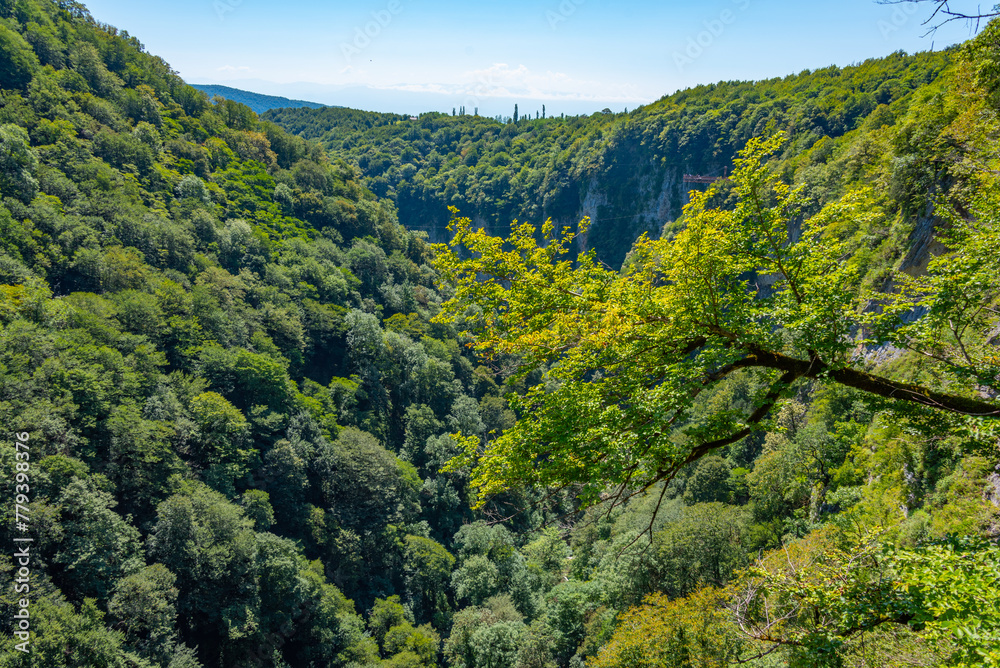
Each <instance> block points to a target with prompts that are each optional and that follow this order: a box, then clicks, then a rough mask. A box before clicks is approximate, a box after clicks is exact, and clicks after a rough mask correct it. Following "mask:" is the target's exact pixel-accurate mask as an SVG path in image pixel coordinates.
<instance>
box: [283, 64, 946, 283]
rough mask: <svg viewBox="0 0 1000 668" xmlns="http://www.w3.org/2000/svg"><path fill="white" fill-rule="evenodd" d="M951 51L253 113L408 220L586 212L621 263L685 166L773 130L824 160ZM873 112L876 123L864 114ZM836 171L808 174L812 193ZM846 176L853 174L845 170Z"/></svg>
mask: <svg viewBox="0 0 1000 668" xmlns="http://www.w3.org/2000/svg"><path fill="white" fill-rule="evenodd" d="M952 54H953V52H952V51H946V52H934V53H922V54H918V55H914V56H907V55H905V54H901V53H899V54H895V55H893V56H890V57H888V58H884V59H878V60H869V61H866V62H864V63H862V64H860V65H856V66H853V67H846V68H837V67H830V68H826V69H823V70H817V71H815V72H809V71H806V72H803V73H801V74H798V75H792V76H788V77H786V78H784V79H774V80H770V81H760V82H721V83H718V84H713V85H706V86H700V87H697V88H693V89H689V90H684V91H681V92H678V93H675V94H674V95H670V96H667V97H664V98H663V99H661V100H659V101H657V102H655V103H653V104H651V105H647V106H644V107H640V108H638V109H634V110H633V111H631V112H629V113H626V114H612V113H610V112H608V113H605V112H598V113H595V114H594V115H592V116H589V117H588V116H580V117H573V118H558V117H557V118H543V117H542V116H541V113H538V112H536V113H533V114H528V115H525V116H520V115H519V114H518V113H517V112H516V111H515V112H514V113H515V115H514V116H513V117H510V118H507V119H499V120H498V119H492V118H484V117H480V116H475V115H471V114H469V113H468V110H464V111H465V112H466V113H465V115H458V114H457V112H456V115H454V116H448V115H445V114H439V113H427V114H421V116H420V117H419V120H416V121H411V120H410V117H408V116H398V115H394V114H377V113H369V112H360V111H356V110H353V109H333V108H328V109H321V110H308V109H277V110H272V111H269V112H267V113H266V114H265V115H264V117H265V118H266V119H268V120H272V121H274V122H276V123H278V124H279V125H281V126H282V127H284V128H285V129H286V130H288V131H289V132H291V133H293V134H297V135H301V136H303V137H306V138H310V139H318V140H319V141H321V142H322V143H323V145H324V146H325V147H326V148H327V149H329V150H330V152H331V154H332V155H335V156H337V157H342V158H343V159H345V160H347V161H349V162H350V163H352V164H355V165H357V166H358V167H359V168H360V169H361V173H362V175H363V177H364V182H365V184H366V185H367V186H368V187H369V188H370V189H371V190H372V191H373V192H375V193H376V194H377V195H379V196H380V197H388V198H389V199H391V200H392V201H394V202H395V203H396V205H397V207H398V210H399V219H400V222H402V223H403V224H404V225H405V226H406V227H407V228H408V229H420V230H424V231H427V232H428V233H429V234H430V236H431V239H432V240H436V241H444V240H445V239H446V238H447V230H446V227H447V225H448V221H449V214H448V207H449V206H454V207H456V208H458V209H459V210H460V211H461V213H462V215H465V216H468V217H469V218H471V219H473V220H475V221H476V222H477V224H480V225H485V226H486V227H487V229H490V230H491V231H493V232H494V233H499V234H506V233H507V232H508V231H509V230H510V223H511V221H512V220H521V221H539V222H540V221H543V220H545V219H546V218H552V219H553V220H554V221H555V223H556V225H557V226H562V225H575V224H576V223H578V222H579V221H580V219H581V218H583V217H584V216H589V217H590V218H591V220H592V225H591V228H590V231H589V234H588V235H587V237H586V242H587V246H588V247H591V248H595V249H596V250H597V251H598V255H599V256H600V257H601V259H602V260H604V261H605V262H607V263H608V264H610V265H612V266H614V267H619V266H621V263H622V260H623V259H624V257H625V255H626V253H627V252H628V251H629V249H630V248H631V246H632V242H633V241H635V239H636V238H637V237H638V236H639V235H640V234H642V233H643V232H650V233H653V234H654V235H656V234H659V233H660V231H661V230H662V228H663V227H664V226H665V225H668V224H670V223H672V222H673V221H675V220H676V219H677V218H679V217H680V215H681V210H682V207H683V205H684V204H685V203H686V201H687V193H688V190H690V189H691V188H699V187H703V186H698V185H692V184H689V183H685V182H684V181H683V176H684V175H685V174H692V175H702V176H719V177H721V176H723V175H724V174H725V173H726V171H727V170H728V169H731V162H732V160H733V158H735V157H736V153H737V151H738V150H739V149H741V148H742V147H743V146H744V145H745V144H746V143H747V141H748V140H749V139H750V138H751V137H755V136H761V135H766V134H770V133H773V132H776V131H778V130H783V131H785V132H787V133H788V134H789V136H790V143H789V145H788V147H787V149H786V150H787V152H788V154H789V155H801V154H803V153H807V152H809V153H811V154H812V155H813V156H815V157H814V158H813V159H812V160H811V162H813V163H820V164H823V163H826V162H827V161H828V160H829V159H830V157H832V156H833V154H834V153H835V152H841V151H842V150H843V149H842V148H841V147H842V146H845V145H848V144H852V143H853V142H854V141H856V140H857V139H858V138H860V137H862V136H865V135H867V134H869V133H870V131H871V130H872V129H877V127H881V126H884V125H893V124H894V123H895V122H896V120H897V119H900V118H902V117H904V116H906V115H907V113H908V111H909V109H910V108H911V106H912V105H913V104H914V102H915V100H916V95H915V93H916V91H917V90H918V89H921V88H923V87H925V86H926V85H928V84H932V83H933V82H935V81H936V80H937V79H938V78H939V77H940V76H941V74H942V73H943V72H944V71H945V69H946V68H947V66H948V64H949V63H950V62H951V58H952ZM872 126H875V128H873V127H872ZM839 176H840V175H836V177H834V178H827V179H824V180H822V181H821V180H820V179H814V181H813V182H814V183H815V185H816V186H817V188H819V190H817V192H814V193H813V195H814V196H815V197H816V199H817V201H818V202H820V203H825V202H826V201H827V200H829V199H830V198H832V197H836V196H837V195H838V194H839V192H840V188H841V181H842V179H841V178H839ZM850 176H855V175H850Z"/></svg>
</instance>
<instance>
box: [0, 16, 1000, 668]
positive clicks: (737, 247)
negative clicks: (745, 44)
mask: <svg viewBox="0 0 1000 668" xmlns="http://www.w3.org/2000/svg"><path fill="white" fill-rule="evenodd" d="M998 36H1000V24H991V25H990V26H989V27H988V28H987V29H986V30H985V31H984V32H983V34H982V35H980V36H979V37H977V38H976V39H975V40H973V41H971V42H970V43H968V44H966V45H964V46H962V47H960V48H955V49H952V50H949V51H947V52H944V53H933V54H921V55H917V56H905V55H902V54H900V55H896V56H892V57H890V58H887V59H883V60H877V61H869V62H866V63H863V64H862V65H859V66H856V67H851V68H844V69H836V68H830V69H828V70H822V71H818V72H804V73H802V74H799V75H794V76H790V77H788V78H786V79H781V80H774V81H766V82H758V83H735V82H732V83H723V84H717V85H713V86H704V87H700V88H697V89H693V90H690V91H684V92H681V93H677V94H676V95H673V96H670V97H667V98H664V99H663V100H660V101H659V102H657V103H655V104H652V105H649V106H648V107H643V108H641V109H637V110H633V111H632V112H630V113H628V114H619V115H614V114H611V115H606V114H597V115H595V116H592V117H581V118H542V117H541V116H542V114H538V118H533V116H534V113H532V114H531V116H532V117H527V118H524V119H522V118H518V119H517V121H516V122H515V121H514V119H513V118H512V119H510V121H509V122H504V121H503V120H502V119H501V120H500V121H497V120H495V119H486V118H479V117H475V116H468V115H456V116H445V115H440V114H425V115H422V116H420V117H419V119H418V120H416V121H413V120H410V118H409V117H401V116H395V115H391V114H372V113H367V112H360V111H354V110H345V109H329V108H328V109H322V110H291V111H282V112H271V113H269V114H267V115H265V116H264V118H263V119H262V118H259V117H258V116H257V115H256V114H254V112H253V111H252V110H251V109H249V108H248V107H246V106H243V105H241V104H238V103H236V102H233V101H222V100H220V101H217V102H212V101H210V100H209V99H208V97H207V96H206V95H205V94H204V93H202V92H199V91H197V90H195V89H194V88H192V87H190V86H187V85H186V84H185V83H184V82H183V81H182V80H181V79H180V78H179V77H178V76H177V75H176V73H174V72H172V71H171V69H170V67H169V66H168V65H167V64H166V63H164V62H163V61H162V60H161V59H159V58H157V57H155V56H153V55H150V54H148V53H146V52H145V51H144V49H143V47H142V45H141V44H140V43H139V41H138V40H136V39H135V38H134V37H132V36H130V35H128V33H126V32H123V31H120V30H117V29H115V28H113V27H111V26H107V25H103V24H101V23H100V22H99V21H97V20H96V19H95V18H94V17H92V16H91V15H90V14H89V12H88V11H87V10H86V8H85V7H83V6H82V5H81V4H79V3H76V2H62V1H59V2H56V1H54V0H0V197H2V206H0V422H2V423H3V424H4V425H5V426H4V430H5V433H4V436H3V438H2V439H0V467H2V470H3V475H2V476H0V489H2V494H0V496H2V497H3V499H5V501H4V502H3V503H2V504H0V544H2V545H3V550H2V551H0V554H2V555H3V556H0V571H2V573H3V577H4V579H5V580H6V582H8V583H10V582H14V583H15V585H16V586H15V587H11V586H10V585H5V586H4V589H3V593H2V594H0V616H2V618H3V620H4V624H5V625H6V626H5V631H4V634H3V636H2V637H0V667H4V668H6V667H18V668H23V667H27V666H31V667H32V668H60V667H64V666H65V667H74V668H75V667H79V668H90V667H96V666H114V667H142V668H151V667H154V666H156V667H163V668H196V667H198V666H204V667H205V668H216V667H219V668H230V667H232V668H237V667H239V668H243V667H255V666H259V667H262V668H263V667H268V668H272V667H273V668H299V667H310V668H320V667H327V666H344V667H347V666H351V667H355V668H358V667H364V666H406V667H414V668H417V667H421V666H450V667H453V668H505V667H508V666H509V667H511V668H515V667H516V668H554V667H570V666H573V667H575V668H579V667H581V666H584V665H590V666H602V667H607V668H611V667H619V666H620V667H622V668H624V667H626V666H628V667H632V666H651V667H652V666H678V667H680V666H729V665H733V666H735V665H751V666H758V667H759V668H765V667H770V666H786V665H789V666H927V665H956V666H996V665H1000V655H998V654H997V650H996V647H998V646H1000V608H998V601H1000V584H998V583H1000V557H998V549H997V547H996V544H995V542H996V539H997V537H998V527H1000V510H998V506H1000V477H998V474H997V473H996V471H997V467H998V464H1000V456H998V453H997V433H998V432H997V429H996V426H995V425H994V423H995V422H996V421H997V420H996V419H995V414H996V413H997V412H998V411H1000V408H997V403H996V391H997V375H998V373H1000V357H998V355H997V348H996V345H997V308H998V299H1000V271H998V270H997V267H998V262H1000V260H998V259H997V258H998V257H1000V241H998V239H1000V232H998V228H997V225H998V221H1000V201H998V196H997V193H998V192H1000V190H998V182H997V173H998V172H1000V159H998V157H997V156H998V152H997V146H998V140H1000V139H998V131H1000V123H998V120H997V113H998V111H1000V100H998V95H997V91H998V90H1000V78H998V74H997V73H998V72H1000V39H998ZM279 124H280V125H279ZM282 126H283V127H282ZM300 134H301V135H305V136H304V137H303V136H296V135H300ZM315 139H319V140H320V141H321V142H322V145H321V143H319V142H317V141H315ZM734 159H735V162H734ZM686 173H694V174H702V175H723V174H725V175H727V177H731V178H724V179H722V180H720V181H718V182H717V183H715V184H714V185H712V187H711V188H710V189H709V192H708V193H707V194H706V195H704V196H699V195H696V196H695V197H694V198H693V199H692V200H691V204H690V206H688V207H687V208H686V209H684V208H683V205H684V204H685V203H686V202H688V199H689V198H688V196H687V195H686V194H685V193H684V190H685V188H686V186H685V185H684V184H683V183H682V182H681V176H682V175H683V174H686ZM698 187H699V188H702V189H704V188H706V186H698ZM449 205H451V206H455V207H457V208H458V209H459V210H460V211H461V214H462V215H464V216H467V217H468V218H464V219H463V218H461V217H455V218H454V219H453V217H452V214H451V213H450V212H449V211H448V208H447V207H448V206H449ZM583 214H589V215H591V216H593V219H594V220H593V222H592V224H590V226H589V227H588V226H587V225H586V224H584V225H582V226H581V227H580V228H579V234H576V231H577V224H578V223H579V218H580V217H581V216H582V215H583ZM547 217H551V218H552V219H553V221H554V222H552V223H549V224H547V225H545V224H543V223H544V220H545V218H547ZM514 218H519V219H520V220H521V221H522V223H524V224H523V225H519V226H514V225H512V224H511V221H512V220H513V219H514ZM470 219H471V220H470ZM449 221H451V222H452V233H450V234H448V235H446V234H445V233H444V231H443V230H444V226H445V225H446V224H447V223H448V222H449ZM401 222H402V223H405V224H401ZM481 224H485V225H486V228H487V230H488V231H492V232H500V233H503V234H504V235H505V236H507V237H508V238H507V239H506V240H502V239H500V238H498V237H491V236H489V234H487V233H484V232H481V231H479V230H478V228H479V226H480V225H481ZM563 224H565V225H570V226H571V228H570V229H569V230H567V231H566V232H565V233H563V231H562V227H563ZM428 232H429V233H430V234H431V235H432V236H434V237H435V240H440V241H449V242H451V244H452V245H451V246H447V245H443V244H442V245H437V246H434V245H431V244H429V243H428V242H429V241H430V240H429V239H428ZM642 232H649V233H650V235H649V236H647V237H642V238H638V237H639V235H640V234H641V233H642ZM543 237H545V238H547V242H546V245H545V247H544V248H541V247H539V246H538V241H539V240H540V239H542V238H543ZM637 238H638V239H637ZM588 247H589V248H594V249H596V250H597V253H598V256H599V259H600V260H603V261H604V262H605V263H607V264H602V263H601V262H598V261H597V260H596V259H595V258H594V257H593V256H588V255H583V256H582V257H580V258H577V256H576V252H575V251H577V250H579V249H582V248H588ZM469 251H474V252H471V253H470V252H469ZM623 261H624V266H622V265H623ZM608 265H611V266H610V267H609V266H608ZM612 267H613V268H612ZM619 267H622V268H621V270H619ZM995 408H996V410H994V409H995ZM626 501H627V503H626ZM29 541H30V542H29ZM25 545H27V546H28V547H27V550H26V551H25V548H24V546H25ZM23 569H27V570H26V571H25V570H23ZM19 634H23V635H19Z"/></svg>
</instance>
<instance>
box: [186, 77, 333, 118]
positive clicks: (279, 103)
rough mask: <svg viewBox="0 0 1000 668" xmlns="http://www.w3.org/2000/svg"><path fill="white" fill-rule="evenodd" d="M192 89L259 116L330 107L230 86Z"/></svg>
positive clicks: (205, 86) (214, 85) (206, 85)
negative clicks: (236, 103)
mask: <svg viewBox="0 0 1000 668" xmlns="http://www.w3.org/2000/svg"><path fill="white" fill-rule="evenodd" d="M191 87H192V88H196V89H198V90H200V91H202V92H203V93H205V94H206V95H208V96H209V97H215V96H216V95H218V96H219V97H222V98H225V99H227V100H232V101H233V102H239V103H240V104H245V105H246V106H248V107H250V108H251V109H253V110H254V111H255V112H257V113H258V114H262V113H264V112H265V111H269V110H271V109H302V108H306V109H323V108H324V107H328V106H330V105H326V104H320V103H319V102H306V101H305V100H290V99H288V98H287V97H280V96H278V95H263V94H261V93H253V92H251V91H248V90H241V89H239V88H231V87H229V86H219V85H216V84H191Z"/></svg>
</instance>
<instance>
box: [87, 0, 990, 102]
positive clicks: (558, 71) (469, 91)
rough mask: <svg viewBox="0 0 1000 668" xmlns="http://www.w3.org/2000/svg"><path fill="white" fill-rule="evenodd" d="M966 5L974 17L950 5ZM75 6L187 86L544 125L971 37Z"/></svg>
mask: <svg viewBox="0 0 1000 668" xmlns="http://www.w3.org/2000/svg"><path fill="white" fill-rule="evenodd" d="M963 4H964V5H965V6H966V7H967V8H974V6H975V4H974V3H962V2H957V3H953V6H956V7H957V6H960V5H963ZM87 5H88V7H89V8H90V10H91V13H92V14H93V15H94V17H95V18H96V19H98V20H100V21H103V22H106V23H110V24H112V25H115V26H117V27H119V28H121V29H124V30H128V31H129V32H130V33H131V34H132V35H134V36H136V37H138V38H139V39H140V41H142V42H143V43H144V44H145V45H146V47H147V49H148V50H149V51H151V52H152V53H155V54H157V55H160V56H162V57H163V58H165V59H166V60H167V61H168V62H169V63H170V64H171V65H172V66H173V67H174V68H175V69H176V70H178V71H179V72H180V74H181V75H182V76H183V77H184V78H185V79H187V80H188V81H191V82H193V83H222V84H228V85H233V86H237V87H240V88H247V89H250V90H257V91H259V92H266V93H274V94H281V95H287V96H290V97H299V98H304V99H310V100H315V101H317V102H324V103H330V104H347V105H348V106H361V107H367V108H377V107H378V108H382V109H383V110H391V111H410V112H414V113H415V112H418V111H424V110H429V109H431V108H432V107H433V108H439V109H440V110H446V111H450V108H451V107H452V106H460V105H466V106H467V107H468V110H469V111H472V109H471V107H473V106H479V107H480V108H481V113H486V114H490V115H492V114H495V113H505V114H509V113H510V112H511V111H512V108H513V103H515V102H517V101H518V100H521V101H522V106H521V111H522V113H524V111H526V110H527V111H531V110H532V109H534V108H536V107H537V106H540V105H541V104H542V103H547V106H548V110H549V113H560V112H566V113H585V112H590V111H596V110H599V109H601V108H603V107H605V106H610V107H611V108H613V109H615V110H616V111H617V110H620V109H621V108H624V107H630V108H631V107H635V106H637V105H638V104H641V103H644V102H650V101H652V100H655V99H656V98H658V97H661V96H662V95H665V94H669V93H672V92H674V91H676V90H678V89H681V88H686V87H689V86H692V85H697V84H699V83H709V82H713V81H718V80H722V79H727V80H732V79H763V78H768V77H774V76H783V75H785V74H791V73H795V72H799V71H802V70H804V69H813V68H817V67H825V66H827V65H832V64H835V65H848V64H851V63H854V62H859V61H861V60H864V59H865V58H869V57H877V56H884V55H886V54H889V53H891V52H893V51H897V50H900V49H902V50H905V51H909V52H914V51H924V50H928V49H931V48H932V46H933V48H936V49H940V48H942V47H944V46H947V45H948V44H952V43H955V42H959V41H962V40H965V39H967V38H968V37H970V36H971V34H972V33H971V28H970V26H968V25H966V24H961V23H955V24H951V25H949V26H945V27H943V28H942V29H941V30H939V31H938V32H937V33H936V34H935V35H933V36H930V37H925V36H924V35H925V33H926V32H927V27H926V26H924V25H922V22H923V21H924V20H925V19H926V18H927V16H928V14H929V9H930V4H927V3H920V4H905V5H895V6H892V5H880V4H877V3H876V2H875V0H838V1H836V2H801V1H799V2H792V1H791V0H707V1H703V2H677V1H672V0H661V1H659V2H649V1H645V0H642V1H640V0H618V1H617V2H611V0H504V1H503V2H496V1H494V0H489V1H487V2H479V3H474V2H469V1H465V2H457V1H455V0H442V1H437V2H431V1H430V0H352V1H351V2H344V1H341V0H326V1H322V2H320V1H315V0H285V1H284V2H282V3H280V4H279V3H275V2H265V1H264V0H170V1H169V2H168V1H167V0H143V1H142V2H136V0H91V1H90V2H88V3H87ZM366 95H367V97H366ZM355 100H356V102H355V103H352V102H353V101H355ZM414 105H423V107H420V108H415V109H414V108H412V107H413V106H414ZM401 107H404V108H401Z"/></svg>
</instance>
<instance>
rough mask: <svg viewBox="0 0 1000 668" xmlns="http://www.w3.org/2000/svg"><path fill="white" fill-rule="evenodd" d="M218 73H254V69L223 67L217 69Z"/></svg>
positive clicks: (242, 66) (244, 66)
mask: <svg viewBox="0 0 1000 668" xmlns="http://www.w3.org/2000/svg"><path fill="white" fill-rule="evenodd" d="M215 71H216V72H253V68H252V67H247V66H246V65H240V66H239V67H235V66H233V65H223V66H222V67H219V68H216V70H215Z"/></svg>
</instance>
